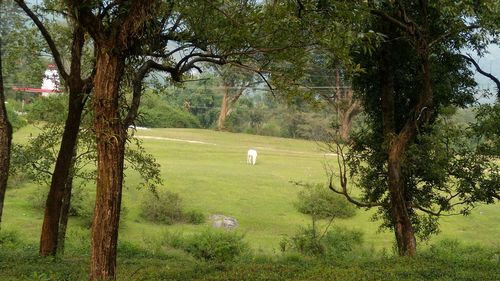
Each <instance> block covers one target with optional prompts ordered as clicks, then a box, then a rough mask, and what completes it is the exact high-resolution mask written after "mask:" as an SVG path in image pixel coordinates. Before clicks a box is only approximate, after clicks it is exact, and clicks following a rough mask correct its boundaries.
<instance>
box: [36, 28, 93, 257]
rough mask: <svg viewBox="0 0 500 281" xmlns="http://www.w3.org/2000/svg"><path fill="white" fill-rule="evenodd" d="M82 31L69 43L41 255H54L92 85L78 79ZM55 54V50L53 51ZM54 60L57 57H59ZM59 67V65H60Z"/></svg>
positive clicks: (41, 242) (41, 240) (42, 234)
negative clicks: (64, 112)
mask: <svg viewBox="0 0 500 281" xmlns="http://www.w3.org/2000/svg"><path fill="white" fill-rule="evenodd" d="M84 35H85V31H84V29H83V27H82V26H80V25H76V26H75V27H74V30H73V39H72V43H71V44H72V45H71V65H70V68H71V69H70V70H71V71H70V74H69V75H68V74H66V72H65V71H64V69H60V71H61V72H63V73H65V74H64V75H63V77H65V82H66V84H67V86H68V88H69V100H68V116H67V117H66V121H65V124H64V132H63V136H62V139H61V146H60V148H59V152H58V155H57V160H56V164H55V167H54V172H53V174H52V179H51V183H50V189H49V194H48V196H47V202H46V204H45V213H44V219H43V225H42V233H41V237H40V255H41V256H48V255H56V253H57V248H58V247H57V242H58V239H59V234H58V232H59V222H60V218H61V207H62V200H63V196H64V190H65V187H66V184H67V182H68V177H69V175H70V170H71V169H72V168H73V163H72V162H73V157H74V156H73V155H74V151H75V149H76V144H77V139H78V133H79V130H80V124H81V121H82V112H83V107H84V104H85V95H86V94H88V92H90V89H91V88H92V86H90V85H88V83H87V82H86V81H85V82H84V81H82V79H81V64H82V59H81V58H82V49H83V44H84V42H85V38H84ZM52 51H53V55H54V58H57V57H58V53H54V50H52ZM57 60H60V58H58V59H57ZM60 67H62V65H60Z"/></svg>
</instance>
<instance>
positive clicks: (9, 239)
mask: <svg viewBox="0 0 500 281" xmlns="http://www.w3.org/2000/svg"><path fill="white" fill-rule="evenodd" d="M19 245H21V239H20V238H19V233H17V232H16V231H13V230H2V231H0V249H3V250H6V249H7V248H13V247H17V246H19Z"/></svg>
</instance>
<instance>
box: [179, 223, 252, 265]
mask: <svg viewBox="0 0 500 281" xmlns="http://www.w3.org/2000/svg"><path fill="white" fill-rule="evenodd" d="M183 244H184V245H183V250H185V251H186V252H188V253H189V254H191V255H192V256H194V257H195V258H197V259H200V260H205V261H213V262H229V261H234V260H235V259H236V258H238V257H240V256H242V255H243V254H245V253H248V251H249V248H248V245H247V243H245V242H244V241H243V236H242V235H239V234H237V233H234V232H224V231H213V230H206V231H204V232H202V233H199V234H195V235H193V236H191V237H188V238H185V240H184V243H183Z"/></svg>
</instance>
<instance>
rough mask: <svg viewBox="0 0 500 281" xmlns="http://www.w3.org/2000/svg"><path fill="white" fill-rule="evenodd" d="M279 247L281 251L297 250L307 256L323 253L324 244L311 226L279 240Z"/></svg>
mask: <svg viewBox="0 0 500 281" xmlns="http://www.w3.org/2000/svg"><path fill="white" fill-rule="evenodd" d="M280 248H281V251H282V252H286V251H297V252H299V253H301V254H304V255H307V256H319V255H323V254H324V253H325V246H324V244H323V243H321V238H320V237H318V235H317V233H316V230H315V229H314V228H312V227H309V228H302V229H301V230H300V231H299V232H298V233H296V234H295V235H293V236H291V237H290V238H283V239H282V240H281V241H280Z"/></svg>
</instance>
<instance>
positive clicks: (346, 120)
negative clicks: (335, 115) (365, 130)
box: [338, 89, 361, 141]
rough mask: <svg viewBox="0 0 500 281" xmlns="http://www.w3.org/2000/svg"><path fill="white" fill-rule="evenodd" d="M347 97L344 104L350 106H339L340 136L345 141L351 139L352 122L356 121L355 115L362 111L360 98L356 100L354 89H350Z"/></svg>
mask: <svg viewBox="0 0 500 281" xmlns="http://www.w3.org/2000/svg"><path fill="white" fill-rule="evenodd" d="M347 91H348V94H347V97H348V98H347V99H346V100H345V103H344V102H341V103H344V104H343V106H346V107H348V108H347V109H343V108H339V109H338V112H339V119H340V128H339V130H340V137H341V138H342V140H344V141H348V140H349V135H350V134H351V129H352V122H353V121H354V117H356V115H358V114H359V113H360V112H361V103H360V101H358V100H355V99H354V97H353V94H352V90H351V89H348V90H347Z"/></svg>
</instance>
